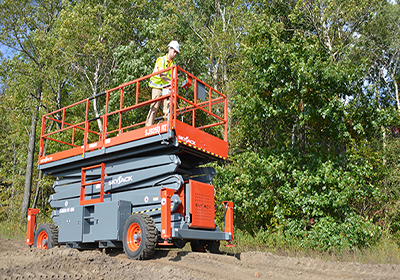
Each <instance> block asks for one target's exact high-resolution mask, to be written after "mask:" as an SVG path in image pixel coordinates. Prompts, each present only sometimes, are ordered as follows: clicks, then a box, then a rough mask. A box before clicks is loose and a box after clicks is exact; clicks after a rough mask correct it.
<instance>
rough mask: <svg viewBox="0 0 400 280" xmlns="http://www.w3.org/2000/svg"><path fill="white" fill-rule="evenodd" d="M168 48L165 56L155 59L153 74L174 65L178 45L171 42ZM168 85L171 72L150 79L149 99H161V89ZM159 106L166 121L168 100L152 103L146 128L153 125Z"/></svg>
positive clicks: (175, 42)
mask: <svg viewBox="0 0 400 280" xmlns="http://www.w3.org/2000/svg"><path fill="white" fill-rule="evenodd" d="M168 47H169V48H168V53H167V54H166V55H165V56H162V57H159V58H157V61H156V65H155V67H154V71H153V73H155V72H158V71H160V70H163V69H165V68H168V67H170V66H172V65H175V62H174V58H175V56H176V55H177V54H178V53H179V44H178V42H177V41H171V42H170V43H169V45H168ZM169 84H171V70H170V71H167V72H164V73H161V74H159V75H155V76H153V77H151V78H150V83H149V85H150V87H151V98H152V99H155V98H159V97H161V96H162V88H163V87H165V86H167V85H169ZM160 105H162V110H163V113H164V119H165V120H168V117H169V106H168V100H167V99H163V100H160V101H157V102H154V103H152V104H151V105H150V110H149V113H148V114H147V119H146V126H150V125H152V124H153V123H154V119H155V118H156V114H157V111H158V108H159V107H160Z"/></svg>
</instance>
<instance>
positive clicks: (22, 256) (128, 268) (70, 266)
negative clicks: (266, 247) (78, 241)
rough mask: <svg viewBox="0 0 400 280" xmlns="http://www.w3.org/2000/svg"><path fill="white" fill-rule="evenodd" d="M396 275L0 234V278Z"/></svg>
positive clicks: (397, 271)
mask: <svg viewBox="0 0 400 280" xmlns="http://www.w3.org/2000/svg"><path fill="white" fill-rule="evenodd" d="M47 278H52V279H66V278H68V279H189V280H197V279H252V278H255V279H278V280H279V279H282V280H288V279H290V280H293V279H300V280H302V279H400V266H398V265H363V264H358V263H338V262H327V261H322V260H315V259H310V258H289V257H282V256H275V255H272V254H270V253H264V252H246V253H241V254H236V255H226V254H210V253H194V252H188V251H184V250H156V252H155V254H154V255H153V258H152V259H150V260H146V261H133V260H130V259H128V258H127V257H126V256H125V254H124V253H123V252H122V251H121V250H113V251H112V252H110V253H109V254H105V253H102V252H101V251H99V250H92V251H78V250H75V249H65V248H63V247H56V248H52V249H50V250H47V251H44V250H38V249H33V248H29V247H28V246H26V245H25V244H24V242H23V241H20V240H10V239H0V279H47Z"/></svg>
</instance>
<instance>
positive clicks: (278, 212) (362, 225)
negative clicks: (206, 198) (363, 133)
mask: <svg viewBox="0 0 400 280" xmlns="http://www.w3.org/2000/svg"><path fill="white" fill-rule="evenodd" d="M296 158H301V157H297V156H295V155H291V154H290V153H281V154H280V155H274V154H264V155H262V154H261V153H258V154H256V153H252V152H246V153H243V154H240V155H237V156H234V157H232V158H231V159H230V160H231V162H230V163H229V164H225V165H222V166H217V167H216V169H217V176H216V178H215V180H214V184H215V185H216V187H217V190H218V191H217V200H222V199H223V200H231V201H233V202H234V205H235V206H234V207H235V208H234V215H235V216H234V221H235V227H237V228H239V229H240V230H243V231H245V232H248V233H250V234H252V235H253V236H255V235H260V230H261V229H262V231H264V242H265V243H274V242H277V240H279V242H281V240H282V238H281V237H282V236H284V237H285V238H284V240H285V242H286V245H288V246H292V247H293V246H294V247H301V248H308V249H318V250H326V251H330V250H341V249H345V248H349V249H351V248H356V247H365V246H369V245H371V244H373V243H374V242H375V241H376V240H377V239H378V237H379V236H380V228H379V226H378V225H376V224H374V223H373V222H372V220H371V218H372V217H371V215H372V214H371V213H373V211H372V209H374V207H376V205H377V204H378V199H379V196H380V192H379V190H378V189H377V188H376V187H374V186H373V184H372V182H373V180H372V177H373V174H374V173H373V169H372V166H371V165H369V164H368V163H367V162H362V163H360V162H357V161H358V160H359V159H358V158H357V160H356V159H355V158H351V157H349V162H348V165H347V170H346V171H343V170H342V168H341V167H340V166H338V165H335V164H334V163H332V162H331V161H325V162H322V161H318V160H317V159H313V160H309V161H308V164H307V165H302V164H301V162H300V161H296ZM220 218H222V217H220ZM273 235H275V237H273Z"/></svg>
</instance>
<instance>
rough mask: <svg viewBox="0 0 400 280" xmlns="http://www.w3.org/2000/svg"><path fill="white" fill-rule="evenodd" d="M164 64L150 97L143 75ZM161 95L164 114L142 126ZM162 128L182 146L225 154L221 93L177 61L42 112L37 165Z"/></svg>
mask: <svg viewBox="0 0 400 280" xmlns="http://www.w3.org/2000/svg"><path fill="white" fill-rule="evenodd" d="M170 70H171V72H172V79H171V85H169V86H168V87H167V88H165V90H164V91H163V93H164V92H165V93H166V94H165V95H163V96H161V97H159V98H157V99H154V100H152V99H151V88H150V87H149V85H148V82H149V78H150V77H152V76H154V75H159V74H160V73H163V72H166V71H170ZM178 81H184V82H183V83H182V85H181V86H180V85H178ZM161 100H168V102H169V110H170V112H169V116H170V117H169V119H168V120H164V119H163V116H162V110H161V109H160V110H159V112H158V114H159V117H158V118H156V122H155V124H154V125H152V126H149V127H146V126H145V120H146V116H147V112H148V110H149V105H150V104H151V103H153V102H156V101H161ZM95 107H96V108H98V109H97V111H95V110H94V109H93V108H95ZM100 112H103V113H102V114H100ZM168 132H173V133H172V134H171V135H173V137H174V138H175V141H177V143H178V145H180V146H181V147H182V149H183V150H185V151H188V152H193V153H198V154H201V155H203V156H205V157H209V158H210V159H211V160H216V159H226V157H227V155H228V142H227V139H228V130H227V98H226V96H225V95H223V94H222V93H220V92H218V91H217V90H215V89H214V88H212V87H211V86H209V85H208V84H206V83H204V82H203V81H201V80H199V79H197V78H196V77H195V76H193V75H192V74H190V73H188V72H186V71H185V70H183V69H182V68H180V67H179V66H172V67H169V68H167V69H164V70H162V71H159V72H156V73H153V74H150V75H147V76H145V77H142V78H139V79H136V80H134V81H131V82H128V83H125V84H122V85H120V86H118V87H116V88H113V89H110V90H107V91H105V92H103V93H100V94H98V95H96V96H93V97H90V98H87V99H85V100H82V101H79V102H76V103H74V104H72V105H69V106H66V107H64V108H61V109H59V110H56V111H54V112H51V113H48V114H46V115H44V116H43V118H42V130H41V136H40V151H39V166H41V165H46V164H47V163H51V162H55V161H58V160H62V159H67V158H70V157H74V156H78V155H82V157H83V158H84V155H85V154H86V153H88V152H91V151H96V150H100V149H103V148H109V147H114V146H118V145H122V144H124V143H129V142H132V141H136V140H140V139H144V138H147V137H151V136H155V135H161V134H163V133H168ZM171 137H172V136H171ZM121 147H122V146H121Z"/></svg>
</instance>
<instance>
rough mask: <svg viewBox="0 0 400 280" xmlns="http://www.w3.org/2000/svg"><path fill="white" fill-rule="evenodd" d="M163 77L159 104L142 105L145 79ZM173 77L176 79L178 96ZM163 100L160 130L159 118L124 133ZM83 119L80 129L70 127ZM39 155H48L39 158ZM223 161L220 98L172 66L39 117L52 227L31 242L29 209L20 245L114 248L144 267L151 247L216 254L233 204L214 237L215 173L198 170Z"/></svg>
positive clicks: (223, 104) (228, 229) (227, 232)
mask: <svg viewBox="0 0 400 280" xmlns="http://www.w3.org/2000/svg"><path fill="white" fill-rule="evenodd" d="M169 70H171V71H172V82H171V85H170V86H168V88H167V92H166V93H167V94H165V95H163V96H162V97H160V98H157V99H154V100H149V99H150V98H149V94H148V93H149V91H150V89H149V88H148V87H147V83H148V79H149V78H150V77H151V76H153V75H158V74H160V73H162V72H165V71H169ZM178 73H179V76H184V77H185V78H186V81H185V83H184V85H183V86H182V87H178V85H177V77H178ZM178 90H179V91H181V92H183V93H184V95H185V96H181V95H179V94H178ZM142 92H146V93H147V95H146V94H143V93H142ZM127 95H128V96H127ZM133 96H134V97H135V98H134V99H133V98H132V97H133ZM128 97H130V101H131V104H128V105H126V104H124V103H127V101H126V100H128ZM101 98H103V101H101ZM124 99H125V100H124ZM163 99H167V100H169V104H170V106H169V109H170V114H169V116H170V118H169V119H168V120H164V119H163V118H162V117H161V120H159V121H158V122H157V119H156V122H157V123H155V124H154V125H152V126H150V127H146V126H145V122H144V119H143V120H141V121H139V122H135V123H133V124H132V123H129V122H130V121H131V120H132V114H134V115H135V116H136V119H137V118H138V117H139V118H140V114H136V113H135V112H146V111H147V110H148V106H149V105H150V104H151V103H152V102H155V101H160V100H163ZM116 100H117V101H116ZM91 102H97V105H99V104H103V106H104V111H105V113H104V114H103V115H101V116H98V117H96V116H94V113H93V112H92V111H91ZM132 103H133V104H132ZM113 106H114V108H113ZM80 108H83V109H80ZM83 111H85V116H84V119H79V118H76V114H77V112H78V113H79V112H80V114H78V115H80V116H81V118H83V117H82V115H83V114H82V112H83ZM71 112H72V114H71ZM129 114H131V115H129ZM70 115H72V117H68V116H70ZM142 115H143V114H142ZM91 116H94V117H93V118H91ZM159 119H160V118H159ZM98 127H100V128H102V130H100V129H99V128H98ZM96 128H97V130H96ZM213 134H214V135H213ZM51 144H52V145H53V146H52V147H50V146H51ZM46 147H47V149H50V148H52V149H53V151H57V152H54V153H51V154H47V155H46V154H45V149H46ZM49 147H50V148H49ZM227 154H228V142H227V99H226V96H225V95H223V94H221V93H220V92H218V91H216V90H215V89H213V88H212V87H211V86H209V85H207V84H206V83H204V82H202V81H200V80H199V79H197V78H196V77H194V76H193V75H192V74H190V73H188V72H186V71H184V70H183V69H182V68H180V67H179V66H172V67H170V68H167V69H165V70H162V71H160V72H158V73H154V74H151V75H148V76H146V77H143V78H140V79H137V80H134V81H131V82H129V83H126V84H123V85H121V86H119V87H117V88H114V89H111V90H108V91H106V92H104V93H101V94H99V95H97V96H96V97H92V98H88V99H86V100H82V101H80V102H77V103H75V104H73V105H70V106H67V107H65V108H62V109H60V110H57V111H54V112H52V113H49V114H47V115H44V116H43V120H42V130H41V138H40V154H39V169H40V170H42V171H43V172H44V173H45V174H49V175H51V176H53V177H55V178H56V180H55V182H54V185H53V187H54V190H55V193H54V194H52V195H51V196H50V199H49V202H50V205H51V207H52V208H54V210H53V212H52V219H53V222H54V224H43V225H41V226H40V227H39V228H38V229H37V230H36V233H34V232H33V231H34V225H35V215H36V214H37V213H38V210H37V209H29V211H28V230H27V244H28V245H32V244H34V245H35V247H38V248H43V249H49V248H51V247H53V246H56V245H57V244H66V246H67V248H78V249H86V248H87V249H91V248H116V247H123V248H124V250H125V253H126V255H127V256H128V257H129V258H132V259H145V258H149V257H150V256H151V255H152V254H153V252H154V250H155V248H156V246H159V247H160V246H175V247H178V248H182V247H183V246H185V244H186V242H191V247H192V249H193V250H195V251H204V250H206V249H207V250H209V251H211V252H217V251H218V250H219V245H220V241H221V240H224V241H228V245H230V244H231V242H232V240H233V204H232V202H223V207H224V209H225V228H224V229H223V231H222V230H220V229H219V228H218V226H217V225H216V224H215V221H214V218H215V208H216V205H215V202H214V195H215V190H214V186H213V185H211V182H212V179H213V177H214V176H215V170H214V169H213V168H212V167H204V164H206V163H209V162H212V161H216V160H224V159H226V157H227Z"/></svg>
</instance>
